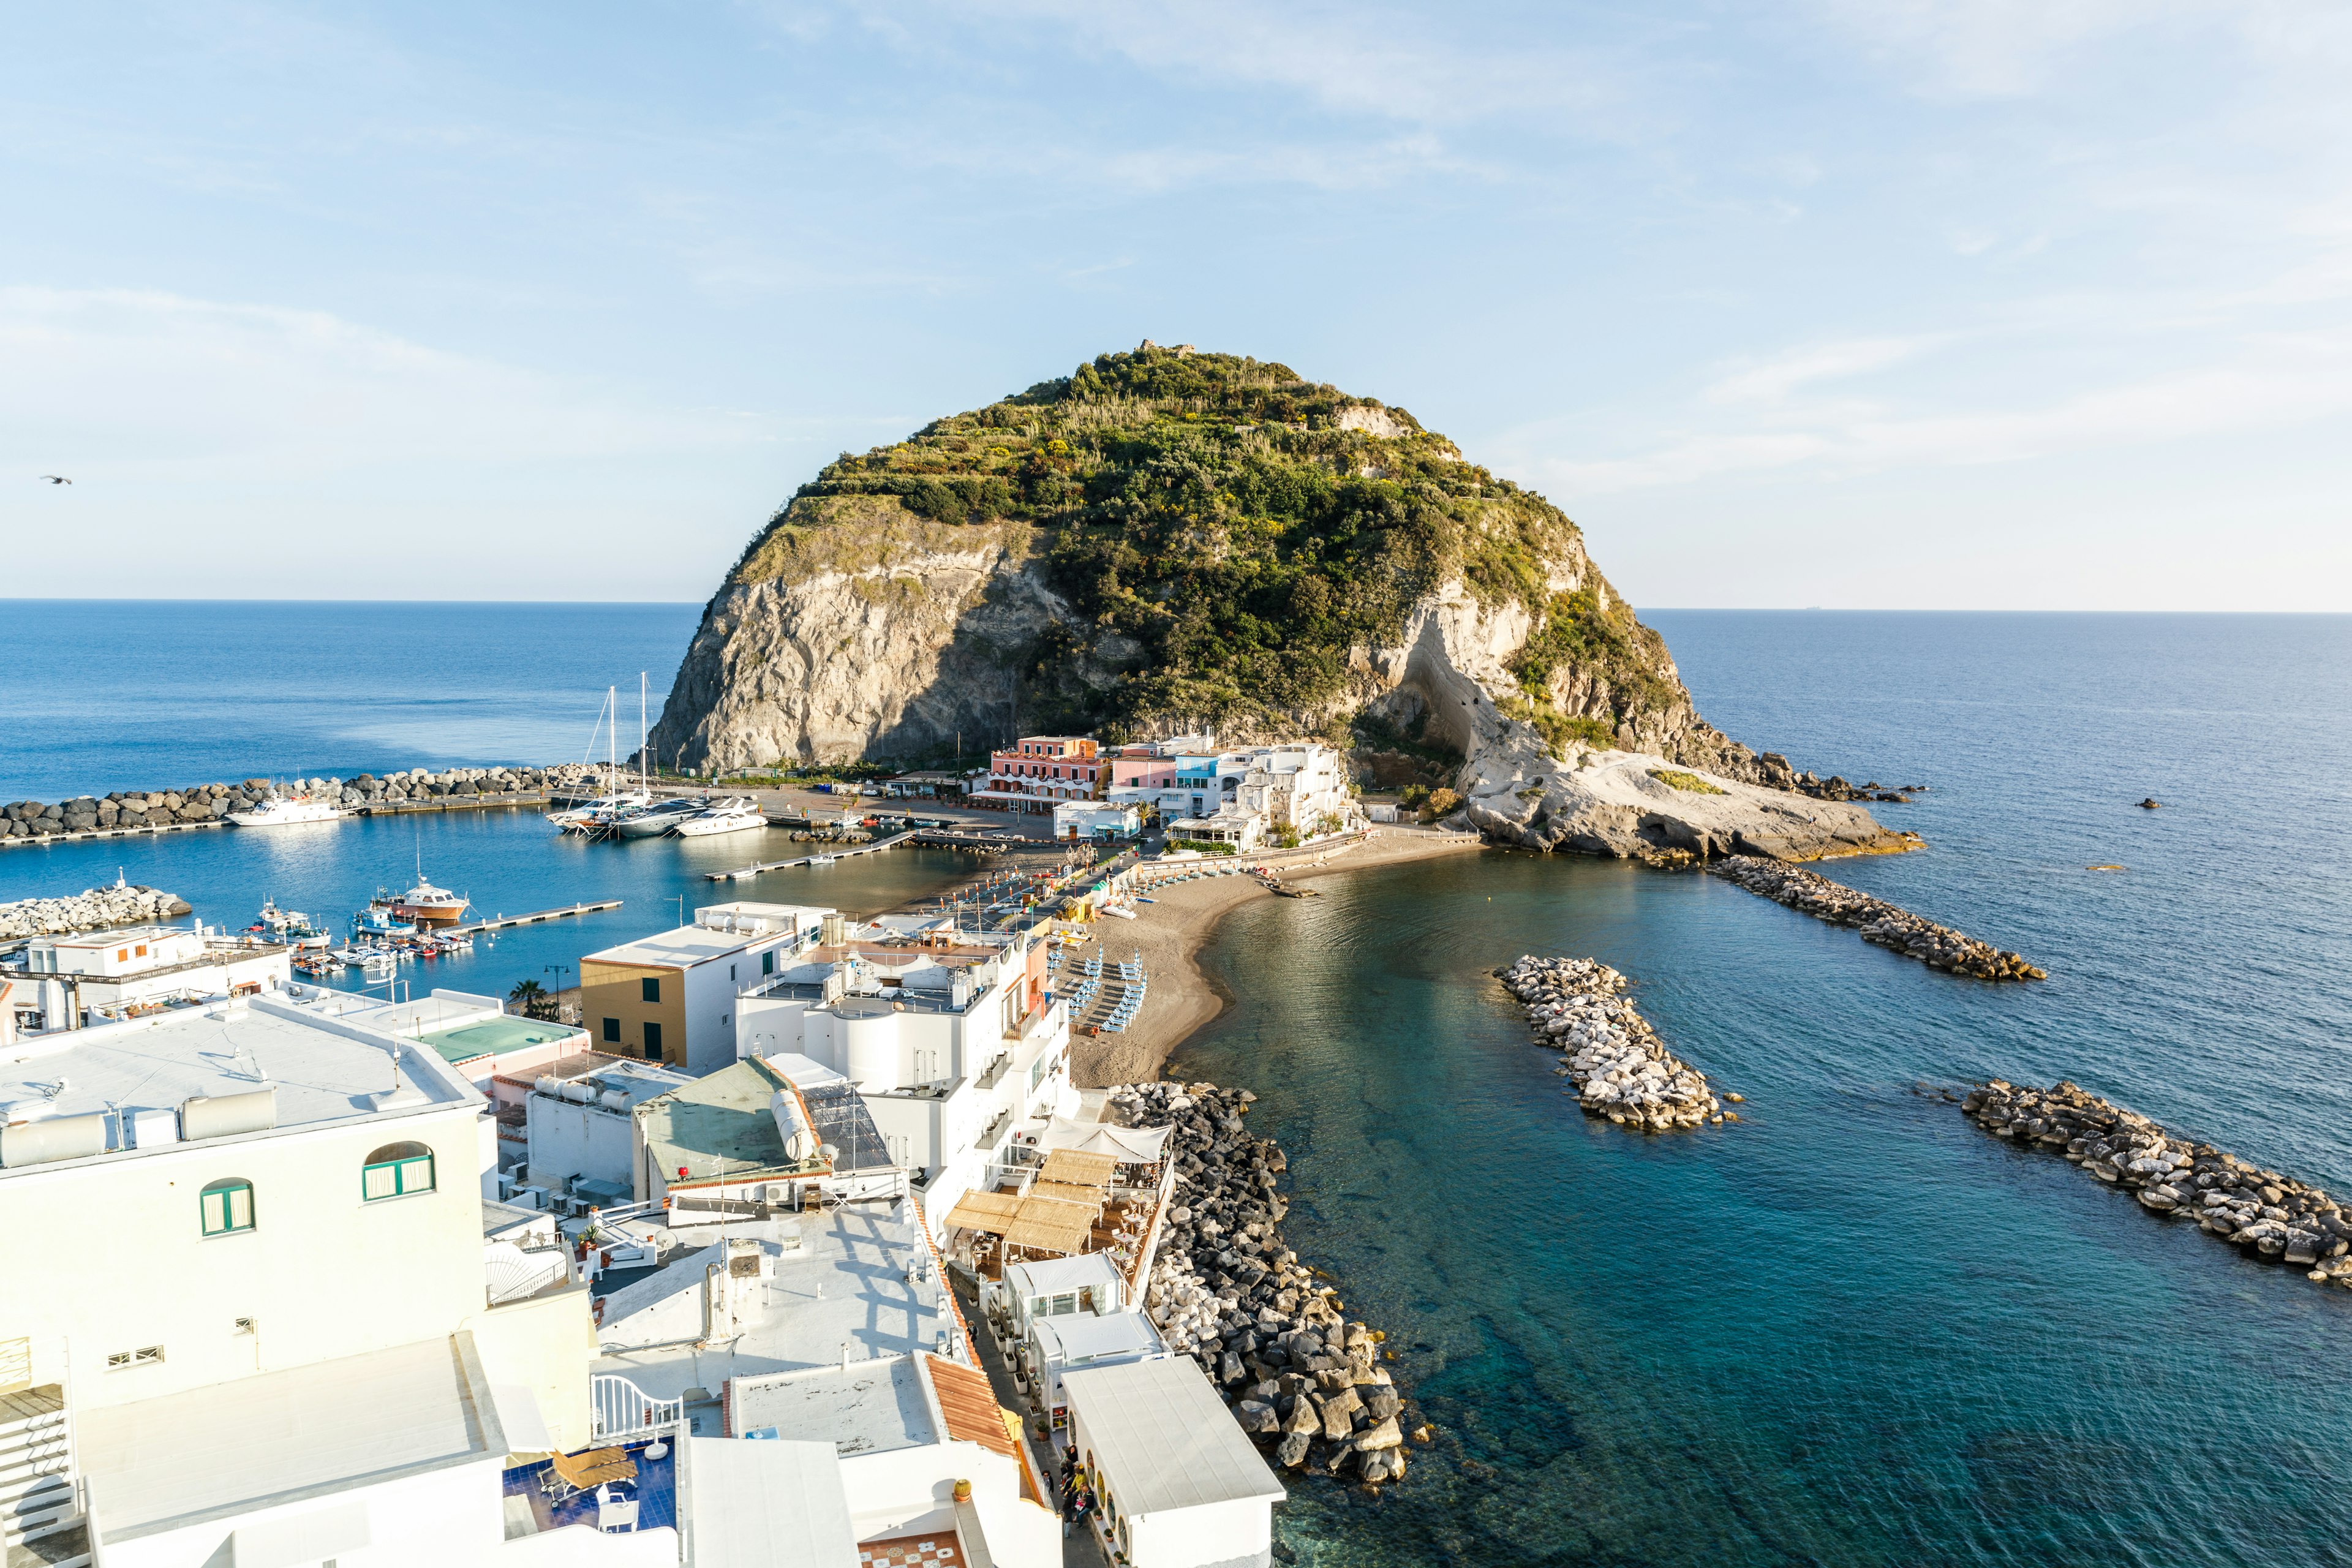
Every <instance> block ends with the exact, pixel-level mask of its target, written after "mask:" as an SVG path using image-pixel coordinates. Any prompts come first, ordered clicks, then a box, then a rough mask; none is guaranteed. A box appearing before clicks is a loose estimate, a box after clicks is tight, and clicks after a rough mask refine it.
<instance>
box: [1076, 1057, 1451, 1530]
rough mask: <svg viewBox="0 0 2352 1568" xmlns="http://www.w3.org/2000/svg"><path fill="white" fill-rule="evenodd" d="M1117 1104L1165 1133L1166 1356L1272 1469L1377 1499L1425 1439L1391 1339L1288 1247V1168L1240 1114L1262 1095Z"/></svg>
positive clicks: (1153, 1289) (1174, 1087) (1130, 1098)
mask: <svg viewBox="0 0 2352 1568" xmlns="http://www.w3.org/2000/svg"><path fill="white" fill-rule="evenodd" d="M1109 1098H1110V1102H1111V1105H1112V1106H1113V1107H1114V1111H1115V1114H1116V1115H1117V1117H1118V1119H1119V1120H1121V1121H1124V1122H1125V1123H1126V1124H1127V1125H1129V1126H1133V1127H1166V1128H1168V1129H1170V1131H1169V1136H1168V1142H1167V1143H1166V1145H1165V1146H1164V1148H1163V1150H1162V1156H1163V1158H1166V1159H1169V1160H1172V1161H1173V1162H1174V1163H1175V1166H1176V1182H1175V1190H1174V1193H1173V1194H1172V1195H1171V1198H1170V1199H1169V1209H1168V1213H1167V1215H1166V1216H1165V1217H1164V1219H1163V1220H1162V1222H1161V1227H1160V1247H1159V1251H1158V1253H1157V1255H1156V1258H1155V1261H1154V1263H1153V1265H1152V1271H1151V1278H1150V1280H1149V1281H1148V1282H1147V1285H1146V1289H1145V1293H1144V1307H1145V1310H1147V1311H1149V1312H1150V1315H1151V1319H1152V1321H1154V1322H1155V1323H1157V1324H1158V1325H1159V1326H1160V1333H1161V1335H1162V1336H1163V1337H1164V1338H1165V1339H1166V1340H1167V1341H1168V1343H1169V1347H1170V1348H1171V1349H1172V1350H1174V1351H1176V1352H1179V1353H1180V1354H1187V1355H1190V1356H1192V1358H1193V1360H1195V1361H1197V1362H1198V1363H1200V1364H1201V1368H1202V1371H1204V1372H1206V1373H1208V1374H1209V1381H1210V1382H1212V1383H1213V1384H1216V1386H1217V1389H1218V1391H1219V1392H1220V1394H1223V1397H1224V1399H1225V1402H1226V1403H1227V1404H1228V1405H1231V1406H1232V1407H1233V1412H1234V1420H1236V1421H1238V1422H1239V1423H1240V1424H1241V1427H1242V1430H1243V1431H1244V1432H1247V1433H1249V1434H1251V1436H1254V1437H1255V1438H1256V1439H1257V1440H1258V1442H1259V1444H1260V1446H1261V1447H1266V1448H1269V1449H1270V1450H1271V1451H1272V1458H1273V1459H1274V1462H1275V1463H1276V1464H1278V1465H1281V1466H1283V1467H1285V1468H1289V1469H1295V1470H1310V1471H1315V1472H1318V1473H1320V1474H1323V1475H1328V1476H1333V1477H1340V1478H1345V1479H1350V1480H1353V1481H1354V1482H1357V1483H1359V1484H1361V1485H1364V1486H1368V1487H1379V1486H1381V1485H1382V1484H1384V1483H1387V1482H1391V1481H1395V1480H1398V1479H1402V1477H1403V1475H1404V1472H1405V1465H1406V1460H1405V1451H1406V1447H1407V1444H1408V1442H1409V1441H1413V1442H1427V1441H1428V1440H1429V1430H1428V1428H1427V1427H1426V1426H1420V1425H1419V1424H1418V1423H1417V1421H1416V1420H1415V1418H1414V1417H1413V1416H1412V1415H1411V1414H1410V1413H1409V1412H1408V1411H1407V1409H1406V1406H1405V1401H1404V1396H1403V1394H1402V1393H1401V1392H1400V1391H1399V1390H1398V1388H1397V1386H1396V1384H1395V1381H1394V1380H1393V1379H1392V1378H1391V1376H1390V1374H1389V1371H1388V1368H1387V1367H1386V1366H1384V1365H1383V1364H1382V1363H1383V1362H1384V1361H1389V1360H1392V1359H1394V1358H1393V1356H1392V1354H1391V1353H1390V1352H1385V1351H1384V1350H1383V1349H1382V1340H1383V1339H1384V1337H1385V1336H1383V1335H1382V1334H1381V1333H1380V1332H1379V1331H1376V1330H1373V1329H1370V1328H1367V1327H1366V1326H1365V1325H1364V1324H1362V1323H1360V1322H1351V1321H1349V1320H1348V1318H1347V1317H1346V1315H1345V1313H1344V1311H1343V1310H1342V1307H1341V1303H1340V1300H1339V1292H1338V1290H1337V1289H1335V1288H1333V1287H1332V1286H1330V1285H1328V1284H1326V1283H1324V1282H1323V1281H1322V1280H1321V1279H1319V1278H1318V1276H1317V1274H1316V1273H1315V1271H1314V1270H1312V1269H1310V1268H1307V1266H1306V1265H1304V1264H1302V1263H1301V1262H1300V1261H1299V1260H1298V1255H1297V1253H1295V1252H1293V1251H1291V1250H1290V1248H1289V1247H1286V1246H1284V1245H1283V1240H1282V1231H1281V1222H1282V1217H1283V1215H1284V1214H1285V1213H1286V1212H1287V1210H1288V1208H1289V1200H1288V1199H1286V1198H1285V1197H1284V1196H1283V1195H1282V1194H1281V1193H1280V1192H1279V1191H1278V1190H1277V1189H1278V1186H1279V1184H1280V1178H1281V1176H1282V1174H1283V1173H1284V1172H1285V1171H1286V1170H1287V1169H1288V1168H1289V1164H1288V1162H1287V1161H1286V1159H1285V1158H1284V1157H1283V1153H1282V1151H1281V1150H1280V1149H1279V1148H1278V1147H1276V1144H1275V1143H1274V1142H1273V1141H1272V1140H1271V1139H1265V1138H1253V1137H1251V1136H1250V1135H1249V1131H1248V1129H1247V1127H1246V1126H1245V1125H1244V1121H1243V1113H1244V1111H1245V1110H1247V1108H1248V1107H1249V1106H1250V1105H1251V1104H1252V1103H1253V1102H1254V1101H1255V1100H1256V1098H1257V1097H1256V1096H1255V1095H1254V1094H1252V1093H1250V1092H1249V1091H1248V1090H1246V1089H1220V1088H1218V1087H1217V1086H1216V1085H1215V1084H1210V1083H1191V1084H1174V1083H1139V1084H1125V1085H1122V1086H1120V1087H1118V1088H1117V1089H1112V1090H1111V1091H1110V1096H1109Z"/></svg>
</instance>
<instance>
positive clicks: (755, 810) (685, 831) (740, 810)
mask: <svg viewBox="0 0 2352 1568" xmlns="http://www.w3.org/2000/svg"><path fill="white" fill-rule="evenodd" d="M765 826H768V814H767V813H766V812H764V811H762V810H761V809H760V803H759V802H757V801H755V800H753V799H752V798H751V796H750V795H730V796H728V797H727V798H726V799H724V800H718V801H713V802H711V803H710V805H709V807H708V808H707V809H705V810H704V811H702V812H700V813H699V814H698V815H697V816H689V817H688V818H687V819H686V820H685V821H683V822H681V823H679V824H678V825H677V827H676V828H675V829H673V831H674V832H676V833H677V836H678V837H680V838H708V837H711V836H712V835H714V834H719V833H742V832H745V831H747V830H748V829H751V828H754V827H765Z"/></svg>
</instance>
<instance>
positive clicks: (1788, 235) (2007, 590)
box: [0, 0, 2352, 610]
mask: <svg viewBox="0 0 2352 1568" xmlns="http://www.w3.org/2000/svg"><path fill="white" fill-rule="evenodd" d="M10 27H11V40H10V47H9V48H8V49H7V51H6V52H5V57H0V148H5V152H0V203H5V206H0V210H5V211H6V212H7V213H8V214H9V215H10V216H9V219H8V221H7V222H6V223H5V225H0V458H5V461H0V474H5V473H13V474H15V475H16V478H14V479H8V480H7V481H6V483H5V485H0V595H12V594H13V595H107V596H115V595H159V596H172V595H254V596H300V597H328V596H358V597H460V598H469V597H486V598H508V597H530V598H558V599H617V598H646V599H681V600H698V599H700V598H702V597H704V596H705V595H707V594H708V593H709V589H710V587H711V586H712V585H713V584H714V583H715V582H716V580H717V578H718V576H719V574H720V573H721V572H723V571H724V569H725V568H726V566H727V565H728V563H730V562H731V561H732V559H733V558H734V556H735V554H736V552H738V550H740V547H741V545H742V543H743V542H744V540H745V539H746V538H747V537H748V536H749V535H750V534H751V532H752V531H754V530H755V529H756V528H757V527H758V526H759V525H760V524H761V521H763V520H764V519H765V518H766V517H767V515H768V514H769V512H770V511H771V510H772V508H773V507H774V506H775V505H776V504H777V503H778V502H779V501H781V500H782V499H783V498H785V497H787V496H788V495H789V494H790V493H791V491H792V489H793V487H794V486H795V485H797V484H799V483H800V482H801V481H803V479H807V478H808V477H809V476H810V475H811V474H812V473H814V471H815V469H816V468H818V467H819V466H820V465H821V464H822V463H823V462H824V461H825V460H827V459H828V458H831V457H832V456H833V455H834V454H835V453H836V452H838V451H841V450H844V449H862V448H864V447H867V446H870V445H873V444H875V443H877V442H882V441H887V440H888V439H891V438H893V437H896V436H898V435H899V434H901V433H903V432H904V431H906V430H908V429H909V428H911V427H912V426H917V425H919V424H920V423H922V422H924V421H925V420H927V419H929V418H930V417H932V416H936V415H939V414H941V413H945V412H949V411H951V410H955V409H960V408H964V407H969V406H971V405H976V404H979V403H982V402H984V401H986V400H988V399H989V398H991V397H993V396H996V395H1001V394H1003V393H1005V392H1008V391H1012V390H1015V389H1017V388H1020V387H1022V386H1025V385H1027V384H1031V383H1033V382H1034V381H1038V380H1041V379H1043V378H1045V377H1047V376H1050V375H1055V374H1066V373H1067V372H1068V371H1069V370H1070V369H1071V368H1072V367H1073V366H1074V365H1076V363H1079V362H1080V361H1082V360H1084V359H1086V358H1088V357H1090V356H1092V355H1093V354H1095V353H1099V352H1101V351H1103V350H1106V349H1109V348H1119V347H1128V346H1131V345H1132V344H1133V343H1134V342H1137V341H1138V340H1139V339H1140V338H1144V337H1150V338H1154V339H1157V340H1159V341H1160V342H1192V343H1197V344H1199V345H1201V346H1202V347H1203V348H1217V349H1223V350H1229V351H1232V352H1236V353H1251V354H1255V355H1257V356H1259V357H1261V358H1266V359H1279V360H1282V361H1284V362H1286V363H1288V364H1290V365H1291V366H1293V367H1294V368H1295V369H1297V370H1298V371H1299V372H1300V373H1301V374H1305V375H1307V376H1308V377H1309V378H1310V379H1314V380H1318V381H1329V382H1332V383H1334V384H1338V385H1339V386H1341V387H1343V388H1346V389H1348V390H1349V391H1352V392H1357V393H1360V394H1363V395H1371V396H1377V397H1380V398H1382V399H1384V400H1386V401H1389V402H1391V403H1398V404H1402V405H1405V406H1406V407H1409V408H1410V409H1412V412H1413V413H1414V414H1415V415H1416V416H1419V417H1420V418H1421V419H1422V420H1423V422H1424V423H1425V424H1428V425H1430V426H1434V427H1436V428H1438V429H1441V430H1444V431H1445V432H1446V433H1447V434H1448V435H1450V436H1452V437H1454V438H1455V439H1456V440H1457V441H1459V442H1460V443H1461V445H1462V447H1463V448H1464V450H1465V453H1466V454H1467V455H1469V456H1470V457H1472V458H1475V459H1477V460H1481V461H1484V462H1486V464H1488V465H1489V466H1490V467H1492V468H1495V469H1496V470H1497V471H1499V472H1502V473H1504V474H1507V475H1509V476H1511V477H1512V478H1515V479H1518V480H1520V481H1522V482H1524V483H1527V484H1529V485H1532V486H1534V487H1536V488H1538V489H1541V490H1543V491H1544V492H1545V493H1546V494H1548V495H1549V496H1550V497H1551V498H1552V499H1553V500H1556V501H1558V502H1559V504H1560V505H1561V506H1562V507H1564V508H1565V509H1566V510H1568V511H1569V513H1570V515H1571V516H1573V517H1575V518H1576V519H1577V520H1578V521H1580V523H1581V524H1582V525H1583V526H1584V529H1585V531H1586V534H1587V537H1588V540H1589V542H1591V546H1592V548H1593V551H1594V552H1595V554H1596V556H1597V557H1598V558H1599V560H1600V561H1601V565H1602V567H1603V569H1604V570H1605V571H1607V572H1608V573H1609V574H1611V575H1612V578H1613V579H1614V580H1615V581H1616V582H1617V583H1618V584H1619V585H1620V586H1621V587H1622V589H1623V590H1624V591H1625V592H1626V593H1627V595H1629V596H1630V597H1632V598H1633V601H1634V602H1635V603H1636V604H1640V605H1830V606H1844V605H1851V606H1921V607H1961V608H1967V607H1985V608H1996V607H2000V608H2168V609H2194V608H2216V609H2221V608H2227V609H2293V610H2347V609H2352V529H2347V515H2346V514H2347V499H2346V498H2347V495H2352V482H2347V481H2352V428H2348V426H2352V312H2347V300H2352V179H2347V175H2352V158H2347V151H2352V146H2348V145H2347V140H2348V139H2347V132H2352V93H2347V92H2346V91H2345V90H2344V89H2343V86H2342V84H2343V82H2344V81H2345V80H2346V79H2347V67H2352V13H2347V12H2346V11H2345V10H2344V9H2343V8H2342V7H2340V6H2334V7H2330V6H2321V5H2263V4H2260V3H2253V4H2248V3H2245V0H2239V3H2236V4H2228V5H2221V4H2214V5H2173V4H2168V3H2167V0H2039V3H2024V0H1989V3H1984V4H1961V3H1950V4H1945V3H1938V0H1875V3H1864V0H1816V3H1811V4H1805V3H1799V4H1791V5H1783V6H1779V7H1771V8H1752V7H1734V6H1727V5H1672V4H1667V5H1654V6H1644V7H1639V8H1633V7H1628V8H1622V9H1613V8H1601V7H1597V6H1580V5H1525V6H1515V5H1488V6H1484V7H1476V8H1473V7H1468V6H1446V7H1434V6H1430V7H1422V8H1417V9H1402V8H1390V7H1384V6H1382V5H1377V4H1357V5H1318V4H1297V5H1285V6H1266V5H1244V4H1226V3H1224V0H1205V3H1203V4H1200V5H1190V6H1183V7H1158V6H1147V5H1117V4H1111V3H1105V0H1093V3H1084V0H994V3H987V4H979V5H925V4H921V3H919V0H914V3H909V4H904V5H892V6H866V5H856V4H843V5H835V4H823V3H813V4H804V5H803V4H778V5H685V4H670V5H593V4H572V5H542V6H536V7H534V6H525V5H515V6H506V7H478V6H446V7H445V6H434V5H421V4H409V5H399V6H383V7H376V8H371V7H367V6H364V5H353V6H344V7H338V8H335V9H332V10H327V9H306V8H301V7H290V6H281V5H267V4H245V5H205V4H201V3H192V4H181V5H171V6H158V7H154V8H152V9H148V8H142V7H139V6H136V5H121V6H104V7H99V6H52V7H37V8H18V9H16V11H14V12H13V13H12V16H11V24H10ZM53 472H54V473H65V474H69V475H71V476H72V477H73V478H74V479H75V481H76V482H75V484H74V485H73V486H72V487H71V488H69V489H68V488H64V487H56V486H48V485H43V484H39V483H38V482H37V479H36V478H35V476H37V475H40V474H44V473H53Z"/></svg>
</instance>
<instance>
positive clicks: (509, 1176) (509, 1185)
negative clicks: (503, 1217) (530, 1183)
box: [499, 1171, 515, 1204]
mask: <svg viewBox="0 0 2352 1568" xmlns="http://www.w3.org/2000/svg"><path fill="white" fill-rule="evenodd" d="M514 1198H515V1179H514V1175H513V1173H510V1172H507V1171H500V1172H499V1202H500V1203H502V1204H510V1203H512V1202H514Z"/></svg>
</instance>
